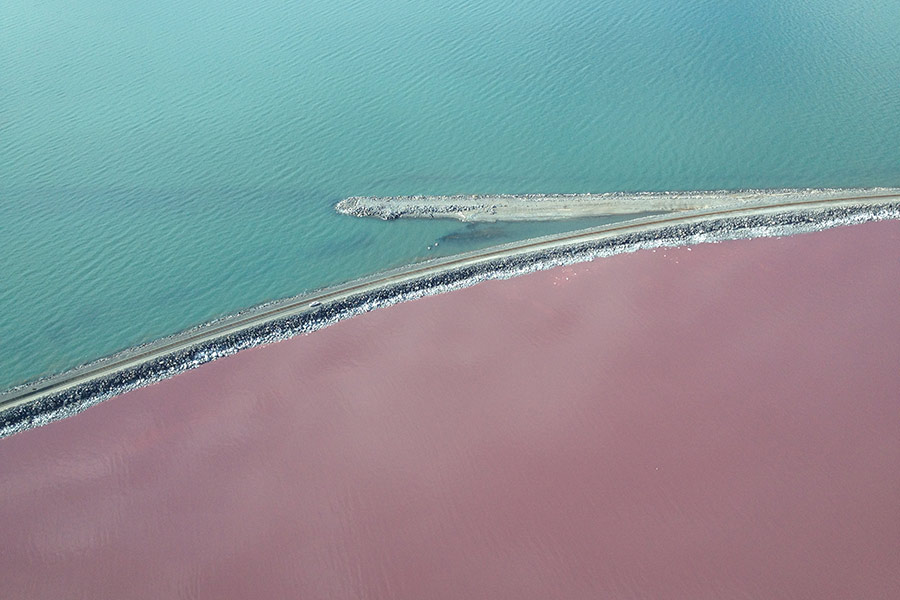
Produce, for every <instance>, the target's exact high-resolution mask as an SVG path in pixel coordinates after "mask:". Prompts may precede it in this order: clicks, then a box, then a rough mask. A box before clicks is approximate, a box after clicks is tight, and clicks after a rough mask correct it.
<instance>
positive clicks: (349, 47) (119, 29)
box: [0, 0, 900, 389]
mask: <svg viewBox="0 0 900 600" xmlns="http://www.w3.org/2000/svg"><path fill="white" fill-rule="evenodd" d="M898 31H900V3H898V2H897V1H896V0H866V1H863V0H743V1H741V2H723V1H722V0H684V1H678V2H673V1H671V0H645V1H637V0H590V1H581V0H540V1H534V0H517V1H515V2H514V1H512V0H464V1H452V0H447V1H412V0H406V1H399V0H380V1H378V2H375V1H352V0H351V1H349V2H334V1H327V2H326V1H324V0H311V1H306V2H284V1H272V0H254V1H252V2H251V1H249V0H219V1H217V2H211V1H209V0H178V1H173V0H160V1H159V2H152V3H144V2H122V1H111V0H80V1H79V2H69V1H63V0H5V1H4V2H3V3H2V4H0V389H2V388H6V387H9V386H11V385H13V384H16V383H18V382H21V381H24V380H26V379H29V378H33V377H36V376H39V375H42V374H48V373H52V372H55V371H59V370H63V369H66V368H69V367H72V366H75V365H76V364H79V363H82V362H85V361H87V360H90V359H93V358H97V357H99V356H102V355H105V354H108V353H111V352H113V351H116V350H118V349H122V348H124V347H127V346H131V345H135V344H138V343H140V342H144V341H148V340H151V339H154V338H157V337H160V336H163V335H166V334H171V333H174V332H176V331H179V330H182V329H184V328H187V327H189V326H191V325H194V324H197V323H199V322H202V321H205V320H208V319H211V318H214V317H216V316H220V315H223V314H227V313H231V312H235V311H237V310H239V309H241V308H244V307H248V306H251V305H254V304H258V303H261V302H264V301H266V300H270V299H273V298H277V297H283V296H289V295H293V294H297V293H300V292H303V291H306V290H311V289H314V288H318V287H322V286H325V285H328V284H332V283H337V282H340V281H344V280H347V279H350V278H353V277H357V276H360V275H364V274H367V273H370V272H373V271H377V270H380V269H384V268H387V267H392V266H397V265H401V264H404V263H409V262H412V261H415V260H419V259H422V258H426V257H429V256H434V255H435V254H437V253H441V254H444V253H454V252H459V251H463V250H469V249H473V248H476V247H480V246H487V245H492V244H495V243H499V242H504V241H509V240H511V239H516V238H524V237H528V236H532V235H538V234H542V233H550V232H553V231H560V230H563V229H567V228H576V227H584V226H587V225H590V224H593V223H596V221H592V222H586V221H579V222H572V223H555V224H549V225H548V224H516V225H489V224H486V225H479V226H471V225H466V224H462V223H456V222H452V221H446V222H444V221H434V222H412V221H409V222H402V221H398V222H380V221H369V220H357V219H353V218H351V217H344V216H340V215H337V214H335V213H334V212H333V205H334V204H335V203H336V202H337V201H339V200H340V199H342V198H344V197H345V196H350V195H362V194H365V195H394V194H455V193H531V192H534V193H562V192H604V191H616V190H628V191H636V190H676V189H677V190H685V189H721V188H746V187H755V188H759V187H763V188H765V187H806V186H812V187H821V186H837V187H843V186H874V185H886V186H896V185H900V35H898ZM435 242H439V244H438V246H437V247H436V248H435V247H434V244H435ZM429 247H430V248H429Z"/></svg>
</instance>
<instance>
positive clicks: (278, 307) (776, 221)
mask: <svg viewBox="0 0 900 600" xmlns="http://www.w3.org/2000/svg"><path fill="white" fill-rule="evenodd" d="M884 219H900V195H897V194H891V195H885V196H882V197H874V196H865V197H856V198H839V199H825V200H821V199H818V200H812V201H805V202H794V203H791V204H784V203H782V202H778V203H774V204H771V203H770V204H754V205H752V206H740V207H732V208H729V209H718V210H703V211H690V212H680V213H676V214H668V215H659V216H654V217H647V218H643V219H636V220H632V221H627V222H624V223H617V224H615V225H606V226H603V227H598V228H593V229H588V230H582V231H577V232H570V233H566V234H559V235H555V236H547V237H543V238H536V239H531V240H525V241H522V242H516V243H511V244H506V245H503V246H497V247H494V248H489V249H486V250H481V251H475V252H470V253H466V254H462V255H456V256H452V257H446V258H441V259H434V260H432V261H426V262H424V263H416V264H414V265H410V266H407V267H404V268H401V269H395V270H393V271H387V272H382V273H378V274H375V275H372V276H370V277H367V278H364V279H359V280H355V281H352V282H349V283H346V284H343V285H339V286H333V287H330V288H326V289H323V290H319V291H317V292H313V293H310V294H304V295H300V296H295V297H292V298H287V299H283V300H278V301H274V302H271V303H267V304H264V305H261V306H258V307H255V308H252V309H248V310H246V311H243V312H240V313H237V314H235V315H232V316H229V317H225V318H222V319H219V320H217V321H213V322H210V323H206V324H204V325H200V326H197V327H194V328H192V329H190V330H187V331H185V332H182V333H179V334H176V335H174V336H170V337H167V338H162V339H160V340H157V341H155V342H151V343H149V344H145V345H142V346H138V347H136V348H131V349H128V350H124V351H122V352H119V353H117V354H115V355H112V356H109V357H106V358H103V359H100V360H98V361H94V362H92V363H89V364H86V365H82V366H80V367H77V368H75V369H72V370H69V371H66V372H64V373H61V374H58V375H54V376H51V377H48V378H44V379H41V380H37V381H33V382H30V383H27V384H23V385H20V386H17V387H15V388H12V389H10V390H8V391H6V392H3V393H2V394H0V437H6V436H8V435H12V434H14V433H17V432H19V431H24V430H26V429H30V428H32V427H37V426H41V425H44V424H47V423H50V422H52V421H55V420H58V419H62V418H65V417H68V416H72V415H74V414H77V413H78V412H81V411H83V410H85V409H86V408H88V407H90V406H92V405H94V404H97V403H98V402H101V401H103V400H106V399H108V398H111V397H113V396H117V395H119V394H122V393H124V392H127V391H130V390H133V389H137V388H140V387H143V386H146V385H149V384H152V383H155V382H157V381H161V380H163V379H168V378H170V377H173V376H174V375H177V374H179V373H183V372H185V371H188V370H191V369H193V368H196V367H198V366H200V365H202V364H205V363H208V362H211V361H213V360H216V359H218V358H222V357H225V356H229V355H232V354H235V353H237V352H239V351H241V350H244V349H248V348H253V347H256V346H261V345H265V344H269V343H273V342H276V341H280V340H283V339H287V338H290V337H294V336H296V335H299V334H301V333H311V332H313V331H316V330H318V329H322V328H323V327H327V326H328V325H331V324H333V323H336V322H338V321H340V320H343V319H346V318H349V317H352V316H355V315H358V314H362V313H365V312H368V311H371V310H374V309H376V308H380V307H384V306H390V305H393V304H396V303H399V302H404V301H407V300H413V299H416V298H420V297H423V296H427V295H432V294H438V293H442V292H446V291H451V290H454V289H460V288H463V287H469V286H471V285H474V284H476V283H479V282H481V281H485V280H488V279H506V278H510V277H514V276H516V275H520V274H524V273H528V272H532V271H536V270H543V269H549V268H552V267H555V266H560V265H565V264H572V263H576V262H584V261H588V260H592V259H593V258H598V257H602V256H611V255H614V254H620V253H624V252H633V251H636V250H641V249H649V248H658V247H665V246H680V245H688V244H695V243H702V242H715V241H723V240H728V239H742V238H751V237H770V236H781V235H791V234H795V233H804V232H812V231H818V230H822V229H828V228H831V227H837V226H841V225H851V224H857V223H863V222H867V221H876V220H884Z"/></svg>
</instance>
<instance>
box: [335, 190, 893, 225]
mask: <svg viewBox="0 0 900 600" xmlns="http://www.w3.org/2000/svg"><path fill="white" fill-rule="evenodd" d="M897 194H900V189H897V188H843V189H814V188H805V189H778V190H737V191H728V190H726V191H711V192H704V191H698V192H637V193H625V192H613V193H604V194H494V195H491V194H475V195H456V196H352V197H350V198H346V199H344V200H341V201H340V202H338V203H337V205H336V206H335V210H337V212H339V213H342V214H345V215H350V216H354V217H375V218H379V219H384V220H392V219H399V218H408V219H439V218H443V219H458V220H460V221H548V220H557V219H574V218H579V217H602V216H610V215H629V214H641V213H654V212H668V211H679V210H699V209H709V208H718V207H732V206H740V205H743V204H763V203H785V204H789V203H792V202H811V201H817V200H830V199H842V198H847V199H850V198H859V199H863V198H872V197H879V196H885V195H897Z"/></svg>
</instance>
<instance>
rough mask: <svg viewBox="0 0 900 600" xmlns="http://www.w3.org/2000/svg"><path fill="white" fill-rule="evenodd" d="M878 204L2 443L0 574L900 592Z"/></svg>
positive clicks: (15, 586) (299, 349) (898, 400)
mask: <svg viewBox="0 0 900 600" xmlns="http://www.w3.org/2000/svg"><path fill="white" fill-rule="evenodd" d="M898 292H900V222H896V221H893V222H883V223H873V224H866V225H860V226H855V227H845V228H840V229H835V230H831V231H825V232H821V233H816V234H811V235H802V236H794V237H790V238H785V239H763V240H744V241H734V242H727V243H722V244H713V245H701V246H695V247H693V248H680V249H668V250H657V251H655V252H652V251H644V252H639V253H635V254H630V255H622V256H617V257H614V258H609V259H601V260H597V261H594V262H593V263H588V264H581V265H577V266H571V267H564V268H557V269H554V270H551V271H546V272H541V273H535V274H532V275H528V276H524V277H520V278H517V279H514V280H510V281H497V282H488V283H485V284H481V285H478V286H476V287H474V288H470V289H466V290H461V291H458V292H453V293H451V294H446V295H442V296H436V297H432V298H426V299H422V300H417V301H414V302H410V303H406V304H402V305H398V306H395V307H392V308H389V309H384V310H379V311H376V312H373V313H370V314H367V315H364V316H362V317H358V318H354V319H351V320H349V321H344V322H342V323H339V324H338V325H335V326H333V327H330V328H328V329H325V330H323V331H320V332H317V333H315V334H312V335H309V336H304V337H299V338H295V339H293V340H290V341H287V342H283V343H279V344H275V345H272V346H268V347H264V348H259V349H255V350H251V351H247V352H243V353H241V354H239V355H237V356H234V357H231V358H228V359H224V360H220V361H218V362H215V363H212V364H210V365H207V366H204V367H202V368H200V369H198V370H196V371H192V372H189V373H186V374H184V375H181V376H179V377H176V378H175V379H172V380H169V381H166V382H163V383H160V384H157V385H154V386H152V387H149V388H145V389H141V390H138V391H135V392H132V393H129V394H126V395H124V396H121V397H119V398H115V399H113V400H110V401H108V402H106V403H104V404H102V405H99V406H97V407H95V408H92V409H90V410H88V411H87V412H85V413H83V414H82V415H79V416H77V417H74V418H71V419H68V420H65V421H61V422H58V423H54V424H52V425H50V426H47V427H44V428H41V429H35V430H32V431H28V432H25V433H23V434H19V435H16V436H13V437H11V438H8V439H5V440H0V465H2V467H0V519H2V521H0V522H2V526H0V527H2V529H0V531H2V550H0V581H2V596H3V597H5V598H53V599H59V598H410V599H434V598H491V599H495V598H511V599H522V598H684V599H692V600H693V599H704V598H709V599H729V598H778V599H783V598H811V599H817V600H821V599H826V598H841V599H846V598H867V599H875V598H884V599H896V598H900V568H898V565H900V312H898V307H897V298H898Z"/></svg>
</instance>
